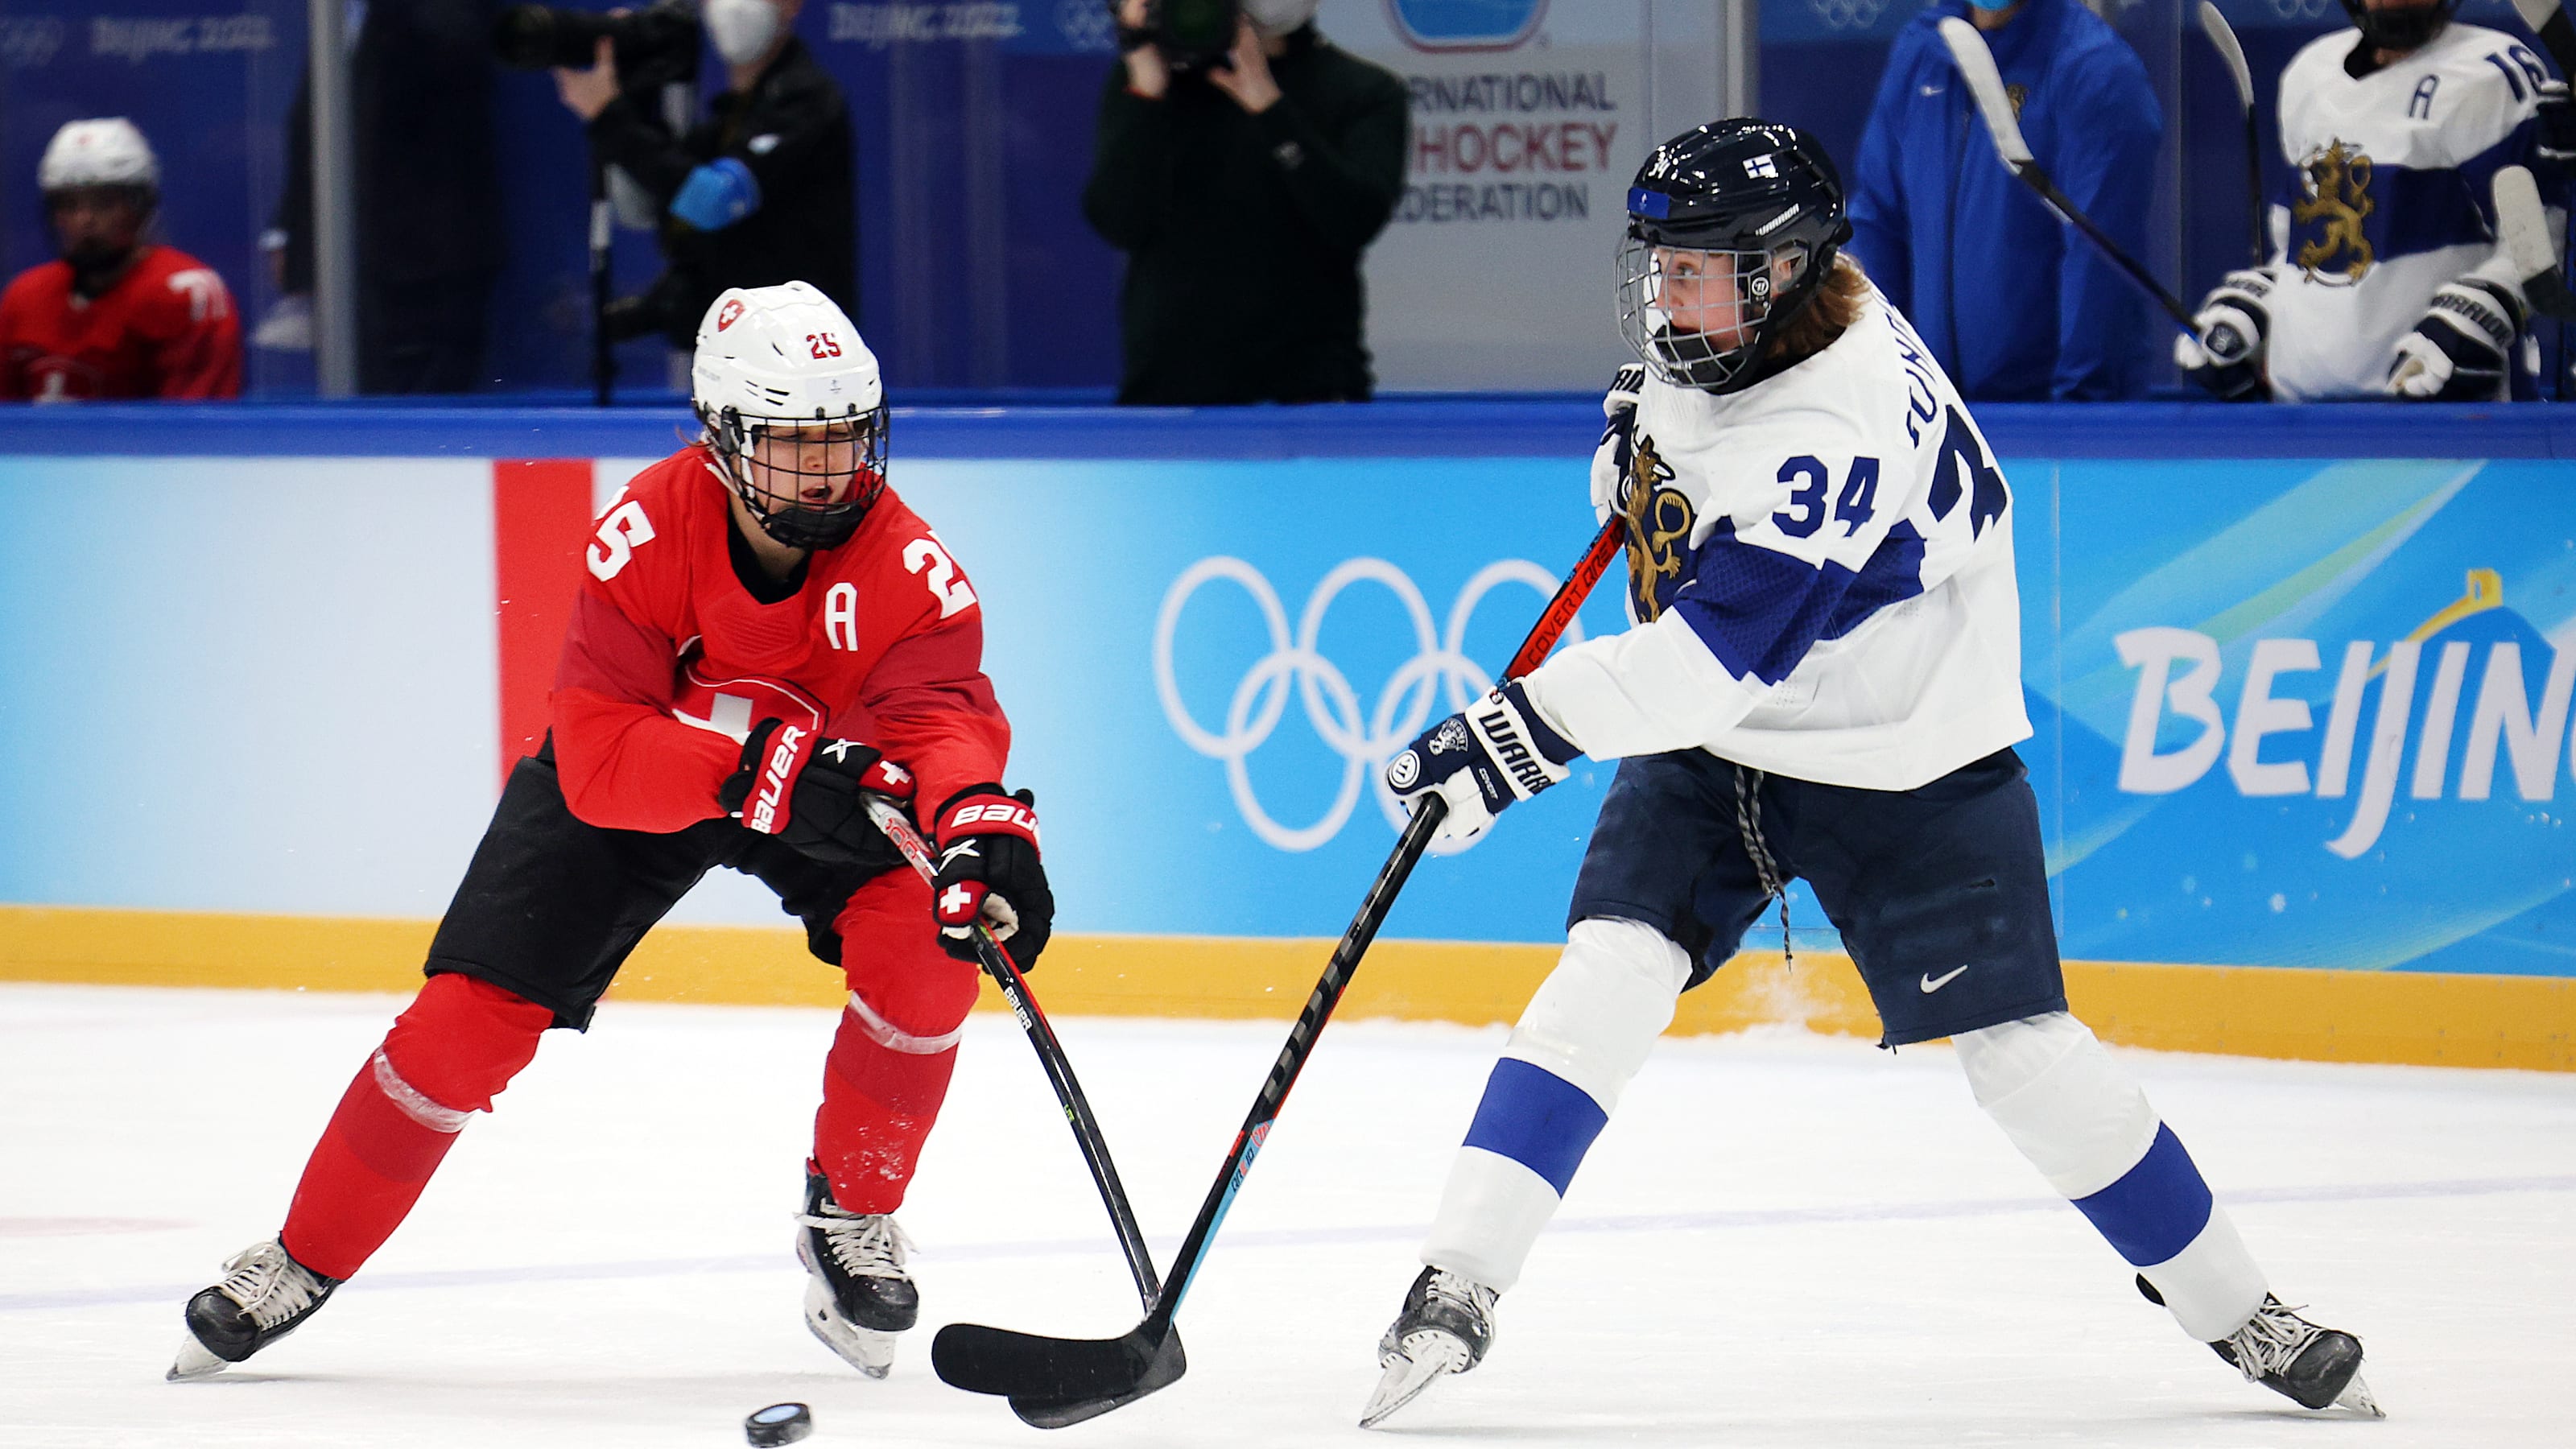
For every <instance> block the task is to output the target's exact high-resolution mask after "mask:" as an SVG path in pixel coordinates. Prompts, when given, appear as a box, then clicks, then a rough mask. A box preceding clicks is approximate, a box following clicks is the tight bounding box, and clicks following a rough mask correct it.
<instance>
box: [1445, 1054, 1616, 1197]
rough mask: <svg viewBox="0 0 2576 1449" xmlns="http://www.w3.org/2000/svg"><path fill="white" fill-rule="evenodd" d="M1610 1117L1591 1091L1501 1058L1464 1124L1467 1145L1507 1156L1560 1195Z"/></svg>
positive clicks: (1536, 1069) (1510, 1058) (1526, 1065)
mask: <svg viewBox="0 0 2576 1449" xmlns="http://www.w3.org/2000/svg"><path fill="white" fill-rule="evenodd" d="M1609 1120H1610V1117H1609V1114H1607V1113H1605V1112H1603V1111H1602V1110H1601V1104H1600V1103H1598V1102H1595V1101H1593V1100H1592V1094H1591V1093H1589V1092H1586V1091H1585V1090H1583V1089H1582V1088H1581V1087H1578V1086H1576V1085H1574V1084H1573V1083H1572V1082H1569V1081H1567V1080H1566V1079H1565V1078H1563V1077H1560V1076H1558V1075H1557V1074H1556V1073H1554V1072H1551V1071H1547V1070H1545V1069H1544V1068H1540V1067H1534V1066H1531V1065H1530V1064H1529V1063H1527V1062H1525V1061H1522V1060H1520V1059H1519V1058H1518V1057H1505V1058H1503V1059H1502V1060H1501V1061H1498V1062H1496V1063H1494V1074H1493V1076H1491V1077H1489V1078H1487V1079H1486V1081H1485V1099H1484V1100H1483V1101H1481V1102H1479V1103H1477V1104H1476V1120H1475V1121H1473V1122H1471V1123H1469V1124H1467V1145H1468V1146H1469V1147H1481V1148H1483V1149H1485V1150H1486V1151H1487V1152H1494V1153H1500V1154H1501V1155H1502V1156H1505V1157H1508V1158H1510V1159H1511V1160H1512V1161H1514V1162H1517V1163H1519V1164H1520V1165H1521V1166H1523V1167H1526V1168H1528V1169H1529V1170H1530V1171H1532V1172H1535V1173H1537V1174H1538V1175H1539V1176H1540V1177H1543V1178H1545V1179H1547V1185H1548V1186H1550V1187H1552V1188H1555V1189H1556V1195H1557V1196H1558V1197H1563V1196H1565V1188H1566V1184H1568V1183H1570V1182H1572V1181H1574V1169H1576V1168H1578V1167H1580V1166H1582V1165H1583V1154H1584V1153H1586V1152H1589V1151H1591V1150H1592V1139H1593V1138H1595V1137H1598V1136H1600V1135H1601V1128H1602V1126H1603V1124H1605V1123H1607V1122H1608V1121H1609Z"/></svg>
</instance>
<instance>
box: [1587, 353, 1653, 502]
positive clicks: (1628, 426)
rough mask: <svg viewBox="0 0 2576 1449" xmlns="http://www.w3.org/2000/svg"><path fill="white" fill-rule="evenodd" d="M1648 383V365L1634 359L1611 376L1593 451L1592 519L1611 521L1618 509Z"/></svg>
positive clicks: (1634, 445)
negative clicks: (1598, 442) (1598, 441)
mask: <svg viewBox="0 0 2576 1449" xmlns="http://www.w3.org/2000/svg"><path fill="white" fill-rule="evenodd" d="M1645 386H1646V365H1645V364H1644V363H1642V362H1631V363H1629V364H1628V365H1627V366H1625V367H1622V368H1620V369H1619V370H1618V371H1617V372H1616V373H1614V374H1612V375H1611V378H1610V390H1609V391H1608V392H1605V393H1603V394H1602V395H1601V416H1602V417H1603V418H1605V419H1607V420H1608V422H1607V424H1606V425H1605V426H1604V427H1603V428H1602V429H1601V446H1600V447H1598V448H1595V449H1593V450H1592V518H1593V521H1594V522H1596V523H1608V522H1609V521H1610V515H1611V514H1613V513H1616V512H1618V511H1619V501H1620V500H1619V484H1620V481H1621V480H1623V479H1625V478H1626V477H1627V476H1628V463H1629V461H1630V460H1631V459H1633V458H1634V457H1636V455H1637V443H1636V433H1637V403H1638V401H1639V398H1640V395H1641V392H1642V390H1643V389H1644V387H1645Z"/></svg>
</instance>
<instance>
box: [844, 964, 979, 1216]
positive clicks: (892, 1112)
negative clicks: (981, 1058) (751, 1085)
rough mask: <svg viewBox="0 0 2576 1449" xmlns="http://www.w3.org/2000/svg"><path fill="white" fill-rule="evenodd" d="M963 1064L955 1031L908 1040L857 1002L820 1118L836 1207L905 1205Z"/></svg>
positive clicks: (879, 1209) (867, 1209)
mask: <svg viewBox="0 0 2576 1449" xmlns="http://www.w3.org/2000/svg"><path fill="white" fill-rule="evenodd" d="M862 1013H865V1014H862ZM962 1014H963V1013H962V1012H961V1013H960V1015H962ZM956 1066H957V1033H956V1031H955V1030H953V1029H952V1030H950V1031H948V1032H945V1033H943V1034H941V1035H939V1036H936V1037H930V1038H923V1037H918V1036H913V1035H909V1034H907V1033H905V1032H904V1031H902V1030H901V1029H900V1028H898V1027H895V1026H894V1025H892V1024H891V1023H889V1022H887V1021H886V1020H885V1019H884V1018H883V1017H880V1016H877V1015H876V1014H875V1013H874V1012H873V1010H871V1009H870V1008H868V1007H866V1006H865V1005H864V1003H862V1002H860V1000H859V999H858V998H857V997H852V998H851V1004H850V1005H849V1006H847V1007H845V1008H843V1009H842V1011H841V1027H840V1031H839V1032H838V1033H837V1034H836V1035H834V1037H833V1038H832V1053H831V1055H830V1056H828V1057H826V1058H825V1059H824V1061H823V1106H822V1110H820V1111H818V1112H816V1113H815V1114H814V1165H815V1167H816V1168H818V1169H819V1170H820V1171H821V1172H822V1173H823V1174H824V1175H825V1176H826V1177H829V1178H830V1179H831V1180H832V1200H833V1201H834V1202H836V1203H839V1204H840V1205H841V1207H842V1208H843V1209H844V1210H845V1211H848V1212H854V1213H890V1212H893V1211H894V1210H895V1209H896V1208H898V1207H901V1206H902V1205H903V1193H904V1189H905V1188H906V1187H907V1186H909V1185H910V1184H911V1182H912V1169H913V1163H914V1161H915V1159H917V1158H918V1157H919V1156H920V1155H921V1144H922V1142H923V1140H924V1139H926V1138H928V1137H929V1136H930V1129H931V1126H932V1124H933V1123H935V1122H937V1121H938V1120H939V1104H940V1103H941V1102H943V1101H945V1100H946V1099H947V1096H948V1077H949V1074H950V1073H951V1072H953V1071H954V1070H955V1069H956Z"/></svg>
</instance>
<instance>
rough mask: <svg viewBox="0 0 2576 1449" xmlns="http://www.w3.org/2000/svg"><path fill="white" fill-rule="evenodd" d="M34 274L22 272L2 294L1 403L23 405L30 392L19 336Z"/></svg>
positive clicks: (0, 304) (0, 301) (0, 323)
mask: <svg viewBox="0 0 2576 1449" xmlns="http://www.w3.org/2000/svg"><path fill="white" fill-rule="evenodd" d="M33 280H34V274H33V273H32V272H22V273H20V274H19V275H18V276H17V277H16V278H14V279H12V280H11V281H10V283H9V286H8V289H7V290H5V291H0V402H24V401H26V400H27V397H28V392H27V388H26V386H25V384H24V381H23V380H22V379H21V378H20V376H19V372H20V368H19V365H18V334H19V332H20V331H21V330H23V329H22V328H21V326H20V322H19V319H20V316H21V314H23V313H24V312H25V311H26V309H27V299H28V295H29V286H30V284H31V283H32V282H33Z"/></svg>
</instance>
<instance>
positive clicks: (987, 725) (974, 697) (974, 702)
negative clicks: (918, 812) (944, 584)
mask: <svg viewBox="0 0 2576 1449" xmlns="http://www.w3.org/2000/svg"><path fill="white" fill-rule="evenodd" d="M859 702H860V703H861V704H863V705H865V706H866V707H867V709H868V712H869V713H870V714H871V715H872V716H874V717H875V719H876V725H877V735H878V738H877V739H875V740H873V741H871V743H873V744H874V745H875V746H876V747H877V748H878V749H881V750H883V751H885V753H886V758H888V759H890V760H893V761H894V762H895V763H897V764H899V765H902V766H903V767H904V768H906V769H908V770H910V771H912V773H913V775H914V777H915V778H916V779H917V780H918V781H919V782H920V783H919V786H918V789H917V791H916V793H915V795H914V798H915V799H917V800H919V801H920V802H921V808H922V809H924V810H935V809H937V808H938V807H939V806H941V805H944V804H946V803H947V801H948V798H949V797H950V796H952V795H954V794H956V793H957V792H958V791H960V790H963V789H965V788H966V787H967V786H969V785H977V784H982V783H984V782H986V781H992V782H995V783H999V782H1000V780H1001V778H1002V766H1003V763H1004V762H1005V761H1007V760H1008V759H1009V758H1010V754H1011V722H1010V721H1009V720H1007V719H1005V718H1003V716H1002V706H1001V702H1000V701H999V700H996V699H995V698H994V697H993V682H992V681H991V680H989V679H986V678H985V677H984V611H983V610H981V609H969V610H967V611H966V613H965V614H964V615H962V616H960V617H959V618H957V619H956V620H954V621H953V622H949V623H943V624H940V625H938V626H936V627H934V628H932V629H929V630H926V631H924V632H922V633H919V634H913V635H909V636H907V637H905V638H902V639H899V640H897V641H895V643H894V645H893V646H892V647H891V648H889V649H887V650H886V652H885V653H884V654H883V655H882V656H880V657H879V658H878V660H877V663H876V667H875V668H874V669H871V670H869V671H868V678H867V682H866V683H864V684H862V685H860V686H859ZM923 818H924V819H927V818H928V817H927V816H924V817H923Z"/></svg>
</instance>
